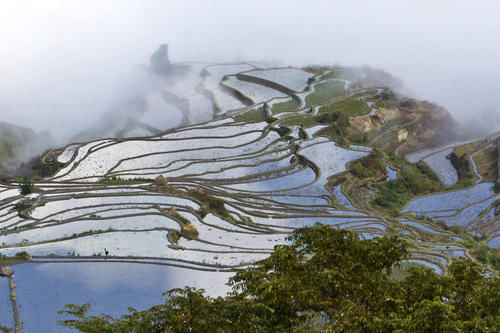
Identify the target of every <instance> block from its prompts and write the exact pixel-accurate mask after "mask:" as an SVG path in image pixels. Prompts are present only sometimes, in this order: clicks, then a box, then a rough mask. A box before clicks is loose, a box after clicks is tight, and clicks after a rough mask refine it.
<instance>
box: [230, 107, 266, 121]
mask: <svg viewBox="0 0 500 333" xmlns="http://www.w3.org/2000/svg"><path fill="white" fill-rule="evenodd" d="M234 119H235V120H236V121H250V122H252V121H253V122H260V121H264V119H265V117H264V108H263V107H262V106H260V107H258V108H255V109H251V110H249V111H247V112H244V113H241V114H238V115H236V116H235V117H234Z"/></svg>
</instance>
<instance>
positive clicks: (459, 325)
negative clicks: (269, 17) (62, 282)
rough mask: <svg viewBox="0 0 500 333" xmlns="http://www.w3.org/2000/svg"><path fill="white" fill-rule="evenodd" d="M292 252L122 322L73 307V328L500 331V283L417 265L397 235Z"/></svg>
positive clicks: (310, 231) (459, 267)
mask: <svg viewBox="0 0 500 333" xmlns="http://www.w3.org/2000/svg"><path fill="white" fill-rule="evenodd" d="M289 240H290V241H291V244H290V245H281V246H277V247H275V250H274V252H273V254H272V255H271V256H270V257H269V258H267V259H265V260H262V261H260V262H258V263H257V264H255V265H254V266H253V267H251V268H249V269H247V270H241V271H238V272H237V273H236V275H235V276H234V277H233V278H231V279H230V281H229V285H231V286H232V287H233V292H232V293H230V294H229V295H227V296H226V297H224V298H222V297H219V298H211V297H207V296H205V295H204V291H203V290H196V289H193V288H189V287H186V288H185V289H174V290H171V291H169V292H167V293H166V296H167V298H166V300H165V303H164V304H160V305H156V306H153V307H152V308H150V309H148V310H146V311H136V310H134V309H130V313H129V314H126V315H123V316H122V317H120V318H112V317H109V316H106V315H101V316H88V315H87V313H88V310H89V305H88V304H86V305H83V306H77V305H67V306H66V310H64V311H60V313H61V314H65V315H70V316H73V317H74V319H71V320H65V321H61V322H60V323H61V324H62V325H64V326H67V327H71V328H75V329H78V330H80V331H82V332H310V331H327V332H391V331H393V332H498V331H500V279H499V278H497V277H487V276H486V275H485V274H483V272H482V267H481V266H480V265H479V264H477V263H474V262H472V261H470V260H465V259H461V260H458V261H456V262H453V263H452V264H451V265H450V267H449V274H448V275H446V276H440V275H438V274H436V273H434V272H433V271H432V270H431V269H428V268H424V267H411V268H409V269H408V271H407V272H406V273H407V274H406V277H405V278H403V279H401V278H399V279H398V278H397V277H396V275H395V274H394V269H395V268H397V267H398V266H400V265H401V263H403V262H405V261H406V260H407V259H408V258H409V252H408V248H407V247H408V245H407V244H406V243H405V242H404V241H402V240H401V239H399V238H397V237H385V238H375V239H373V240H361V239H359V236H358V234H356V233H354V232H350V231H347V230H336V229H334V228H332V227H330V226H324V225H319V224H318V225H316V226H315V227H309V228H303V229H298V230H297V231H295V232H294V233H293V234H292V235H291V236H290V237H289Z"/></svg>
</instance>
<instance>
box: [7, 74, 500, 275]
mask: <svg viewBox="0 0 500 333" xmlns="http://www.w3.org/2000/svg"><path fill="white" fill-rule="evenodd" d="M191 69H192V71H191V72H189V73H188V74H187V75H186V76H185V78H184V79H183V81H182V83H179V85H184V86H186V87H187V88H189V89H186V90H182V93H181V92H179V91H177V89H178V90H181V88H180V86H178V87H177V86H176V87H174V88H173V89H171V91H170V93H172V94H177V95H178V96H177V97H178V98H179V99H181V100H184V101H185V102H186V105H188V108H189V110H190V111H189V117H188V121H187V124H186V125H185V126H184V127H179V128H176V129H172V130H169V131H167V132H163V133H161V134H158V135H152V136H148V137H134V138H129V139H105V140H96V141H92V142H87V143H77V144H70V145H68V146H66V147H63V148H61V149H59V150H55V151H53V152H56V153H57V161H58V162H59V163H62V164H63V166H62V167H61V168H60V169H59V170H58V171H57V172H56V173H55V174H54V175H53V176H52V177H50V178H48V179H45V180H43V182H40V183H39V184H36V185H37V186H38V187H39V188H40V189H42V191H43V192H42V193H39V194H37V195H36V196H35V197H34V198H33V201H31V203H30V205H29V207H28V208H26V209H22V208H19V206H17V208H16V204H19V203H20V202H22V201H23V200H25V199H26V198H22V197H21V196H20V195H19V194H18V192H17V189H16V188H15V186H12V187H7V186H6V187H3V190H2V191H1V192H0V199H1V200H2V201H1V205H0V230H1V234H0V244H1V247H0V253H1V254H6V255H12V254H15V253H17V252H19V251H27V252H28V253H29V254H31V255H32V256H33V260H34V261H55V262H57V261H76V262H86V261H89V260H96V261H103V260H104V259H107V261H109V262H115V261H127V262H135V263H150V264H155V265H174V266H179V267H184V268H188V269H198V270H207V271H230V270H232V269H234V268H237V267H245V266H247V265H249V264H251V263H253V262H255V261H257V260H260V259H262V258H265V257H266V256H268V255H269V253H270V252H271V251H272V250H273V247H274V246H275V245H278V244H284V243H285V242H286V240H285V238H286V237H287V235H288V234H289V233H290V232H291V231H293V230H294V229H295V228H300V227H303V226H307V225H313V224H314V223H316V222H321V223H326V224H330V225H335V226H336V227H338V228H347V229H351V230H356V231H358V232H359V233H360V235H361V236H362V237H364V238H372V237H378V236H384V235H392V234H399V235H401V236H402V237H404V238H406V239H409V240H414V239H418V241H419V248H418V249H416V250H415V253H414V255H415V260H419V261H425V262H427V263H428V264H429V265H431V266H432V267H435V268H436V270H439V271H443V272H444V271H445V270H446V263H447V262H448V260H449V259H450V258H452V257H453V256H455V255H456V254H457V253H460V254H462V255H464V256H467V251H466V249H465V248H463V247H462V246H461V245H458V244H456V243H454V242H455V240H456V237H457V236H456V235H453V234H451V233H448V232H442V231H439V230H436V228H434V227H433V226H431V225H429V224H428V223H427V222H422V221H419V220H416V219H415V220H413V219H412V218H411V216H409V217H408V219H406V220H402V221H395V220H394V219H392V218H389V217H388V216H386V215H384V214H382V213H380V212H376V211H372V210H368V209H360V208H358V207H356V206H355V205H353V203H352V201H351V200H350V198H349V197H348V196H347V195H346V194H345V193H344V192H343V191H342V187H341V186H340V185H338V186H335V187H332V186H329V177H330V176H333V175H338V174H340V173H342V172H344V171H345V170H346V165H347V164H348V163H349V162H352V161H354V160H357V159H359V158H362V157H364V156H367V155H369V154H370V153H371V148H369V147H363V146H351V147H350V148H346V147H340V146H339V145H337V144H336V143H335V142H333V141H331V140H330V139H328V138H326V137H315V136H316V134H317V133H318V131H319V130H320V129H322V128H324V126H323V125H321V126H317V125H314V126H313V125H311V126H299V125H297V126H293V125H291V126H288V127H285V126H283V125H282V124H283V123H284V122H285V121H287V120H288V119H291V118H293V117H297V116H300V115H304V114H308V113H313V114H315V113H317V112H318V109H320V106H321V105H323V104H325V103H328V102H329V101H330V100H332V99H334V98H344V97H347V98H348V97H349V96H352V95H353V94H355V93H360V92H363V91H364V90H362V91H350V90H349V89H350V81H345V80H338V79H329V80H328V81H321V80H319V81H318V80H311V78H313V77H315V76H314V75H313V74H310V73H307V72H304V71H302V70H298V69H291V68H285V69H283V68H281V69H262V68H256V65H252V64H229V65H207V64H194V65H191ZM239 74H242V75H246V76H253V77H255V78H258V79H259V81H258V82H259V83H255V82H249V81H246V80H240V78H242V76H239ZM243 78H244V77H243ZM273 87H275V88H276V89H274V88H273ZM327 88H328V89H327ZM330 88H332V89H333V90H332V89H330ZM287 89H288V90H287ZM231 92H232V93H231ZM379 92H380V89H379V90H376V89H375V93H379ZM278 101H279V102H288V103H290V101H296V102H294V103H290V108H291V109H289V110H287V106H285V107H283V109H282V110H280V113H279V115H280V117H277V116H276V118H270V119H267V118H266V121H258V122H238V121H236V120H235V118H236V116H237V115H239V114H241V113H243V112H246V111H248V110H251V109H252V108H255V107H256V106H257V105H260V106H263V105H264V103H267V104H268V107H269V109H271V110H272V106H273V103H278ZM297 101H300V103H299V102H297ZM356 103H370V102H365V101H364V100H363V99H357V100H356ZM292 104H293V105H292ZM306 105H308V106H306ZM362 109H363V112H362V113H361V114H367V113H369V112H375V111H373V108H372V107H371V104H366V107H365V106H363V108H362ZM370 110H371V111H370ZM281 111H282V112H281ZM340 111H342V110H340ZM231 116H235V117H234V118H233V117H231ZM273 116H275V115H273ZM268 118H269V117H268ZM199 119H201V120H202V121H203V123H201V124H194V122H197V120H199ZM299 124H300V123H299ZM441 151H443V150H440V152H441ZM432 153H433V152H426V153H424V154H422V156H420V155H419V156H417V157H418V159H424V160H426V158H427V160H426V162H428V164H430V165H431V166H432V163H430V162H429V157H428V156H430V155H431V154H432ZM417 157H415V158H417ZM439 157H440V161H441V159H442V158H441V157H442V156H441V155H439ZM387 168H388V171H389V172H388V173H389V179H395V178H396V177H397V170H392V169H391V168H390V167H389V166H387ZM436 173H438V175H439V171H438V170H437V171H436ZM443 181H445V179H444V178H443ZM449 183H450V184H451V183H453V180H451V181H450V182H449ZM495 200H497V197H496V195H495V194H494V193H493V192H492V190H491V184H490V183H481V184H478V185H476V186H475V187H474V188H471V189H468V190H464V191H462V192H460V191H458V192H451V193H448V194H439V195H438V197H436V196H432V197H423V198H419V199H417V200H415V201H413V202H412V203H410V204H409V205H408V207H406V208H405V210H403V212H404V213H412V212H413V213H415V214H418V215H425V216H432V217H433V218H434V217H436V216H439V218H440V219H443V220H445V221H446V223H449V224H459V225H468V224H469V223H472V222H474V220H475V219H477V218H480V217H484V216H485V215H484V214H483V215H482V212H483V211H484V210H485V209H486V208H488V207H489V206H490V205H492V204H493V203H494V202H495ZM436 214H437V215H436ZM426 237H427V238H429V239H430V238H432V237H439V239H440V240H441V241H443V242H449V243H450V244H452V245H451V247H452V249H453V250H452V251H451V250H450V251H448V252H443V250H442V249H440V248H436V247H434V246H433V245H432V243H430V241H428V240H427V238H426ZM495 242H496V241H495V240H492V244H493V245H495V244H496V243H495ZM105 248H106V249H107V250H108V251H109V257H108V258H105V257H104V249H105ZM453 251H454V252H453Z"/></svg>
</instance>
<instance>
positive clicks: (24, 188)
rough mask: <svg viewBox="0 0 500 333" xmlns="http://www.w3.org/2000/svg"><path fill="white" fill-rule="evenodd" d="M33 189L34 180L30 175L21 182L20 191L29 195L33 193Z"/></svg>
mask: <svg viewBox="0 0 500 333" xmlns="http://www.w3.org/2000/svg"><path fill="white" fill-rule="evenodd" d="M33 190H34V185H33V182H32V181H31V180H30V179H29V178H28V177H24V178H23V181H22V182H21V183H20V184H19V193H20V194H21V195H27V194H30V193H32V192H33Z"/></svg>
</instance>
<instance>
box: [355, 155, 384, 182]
mask: <svg viewBox="0 0 500 333" xmlns="http://www.w3.org/2000/svg"><path fill="white" fill-rule="evenodd" d="M349 171H350V172H351V174H352V175H353V176H355V177H357V178H361V179H364V178H373V177H380V176H385V175H386V170H385V160H384V158H383V154H382V153H381V152H380V151H378V150H374V151H373V153H372V154H370V155H368V156H366V157H363V158H361V159H359V160H357V161H356V162H354V163H353V164H352V165H351V167H350V168H349Z"/></svg>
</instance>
